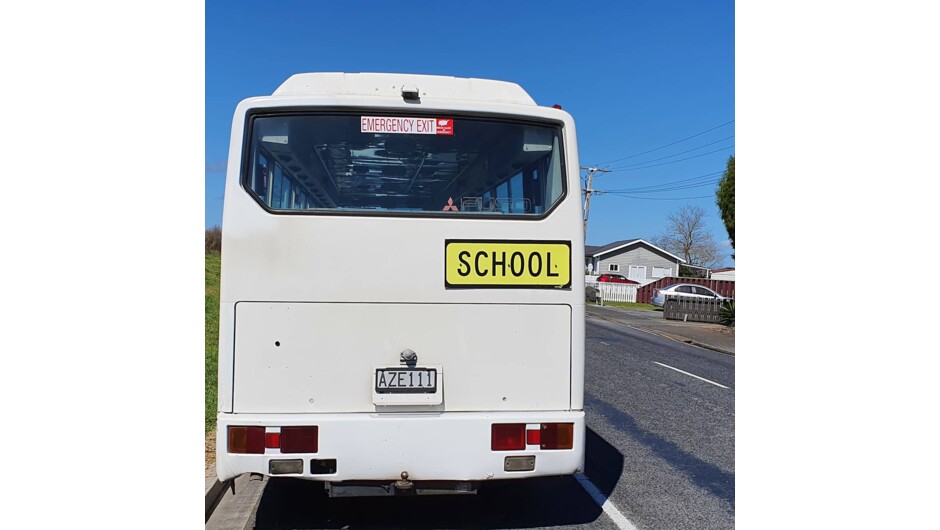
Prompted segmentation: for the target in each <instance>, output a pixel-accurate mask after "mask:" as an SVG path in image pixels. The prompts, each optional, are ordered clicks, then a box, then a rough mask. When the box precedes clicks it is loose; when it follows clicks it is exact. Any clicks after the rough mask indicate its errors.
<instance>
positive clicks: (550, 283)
mask: <svg viewBox="0 0 940 530" xmlns="http://www.w3.org/2000/svg"><path fill="white" fill-rule="evenodd" d="M570 286H571V242H570V241H512V240H464V239H459V240H454V239H449V240H446V241H445V242H444V287H445V288H446V289H461V288H463V289H467V288H477V289H479V288H504V289H506V288H510V289H511V288H516V289H532V288H540V287H541V288H568V287H570Z"/></svg>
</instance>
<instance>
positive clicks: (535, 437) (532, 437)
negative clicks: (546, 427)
mask: <svg viewBox="0 0 940 530" xmlns="http://www.w3.org/2000/svg"><path fill="white" fill-rule="evenodd" d="M541 435H542V431H540V430H538V429H532V430H530V431H526V432H525V444H526V445H539V444H541V443H542V441H541V440H542V436H541Z"/></svg>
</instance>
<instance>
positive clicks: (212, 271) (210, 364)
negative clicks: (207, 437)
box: [206, 252, 222, 434]
mask: <svg viewBox="0 0 940 530" xmlns="http://www.w3.org/2000/svg"><path fill="white" fill-rule="evenodd" d="M221 272H222V254H220V253H219V252H207V253H206V433H207V434H208V433H209V432H211V431H212V430H213V429H214V428H215V416H216V404H217V402H218V394H219V384H218V379H219V378H218V370H219V275H220V274H221Z"/></svg>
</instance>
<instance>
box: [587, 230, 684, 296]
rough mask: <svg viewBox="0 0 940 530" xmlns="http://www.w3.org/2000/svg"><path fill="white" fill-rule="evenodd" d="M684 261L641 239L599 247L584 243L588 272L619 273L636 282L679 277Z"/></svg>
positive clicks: (644, 283)
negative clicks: (680, 266)
mask: <svg viewBox="0 0 940 530" xmlns="http://www.w3.org/2000/svg"><path fill="white" fill-rule="evenodd" d="M685 264H686V261H685V260H684V259H682V258H680V257H679V256H676V255H675V254H672V253H670V252H667V251H665V250H663V249H661V248H659V247H657V246H656V245H654V244H652V243H650V242H648V241H644V240H642V239H624V240H621V241H614V242H613V243H610V244H607V245H603V246H592V245H585V246H584V267H585V269H586V270H588V271H590V272H589V274H596V275H600V274H620V275H621V276H626V277H627V278H629V279H631V280H634V281H637V282H640V284H641V285H646V284H648V283H652V282H654V281H656V280H658V279H660V278H667V277H670V276H679V265H685Z"/></svg>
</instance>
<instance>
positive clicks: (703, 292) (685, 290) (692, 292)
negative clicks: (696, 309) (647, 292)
mask: <svg viewBox="0 0 940 530" xmlns="http://www.w3.org/2000/svg"><path fill="white" fill-rule="evenodd" d="M667 294H675V295H679V296H685V297H689V298H711V299H718V300H726V298H725V297H724V296H721V295H720V294H718V293H716V292H715V291H712V290H711V289H709V288H708V287H703V286H701V285H694V284H691V283H675V284H672V285H670V286H668V287H663V288H661V289H656V292H655V293H653V299H652V300H651V301H650V302H651V303H652V304H653V305H655V306H658V307H662V306H663V304H664V303H665V302H666V295H667Z"/></svg>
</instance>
